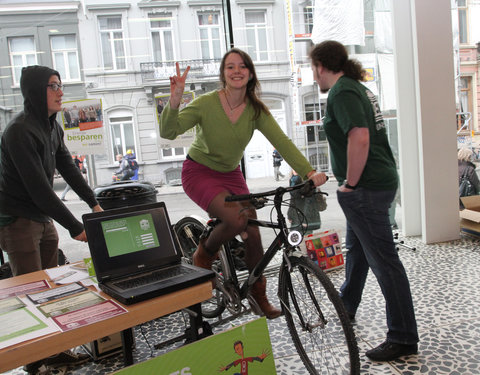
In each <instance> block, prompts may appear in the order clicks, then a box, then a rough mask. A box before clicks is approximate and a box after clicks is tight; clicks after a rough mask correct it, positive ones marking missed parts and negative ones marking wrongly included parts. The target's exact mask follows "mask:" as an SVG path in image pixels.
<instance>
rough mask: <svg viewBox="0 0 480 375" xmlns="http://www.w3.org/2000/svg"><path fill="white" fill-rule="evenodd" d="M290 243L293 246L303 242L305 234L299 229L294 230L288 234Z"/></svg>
mask: <svg viewBox="0 0 480 375" xmlns="http://www.w3.org/2000/svg"><path fill="white" fill-rule="evenodd" d="M287 239H288V243H289V244H290V245H292V246H297V245H299V244H300V242H302V239H303V236H302V234H301V233H300V232H299V231H298V230H292V231H291V232H290V233H288V236H287Z"/></svg>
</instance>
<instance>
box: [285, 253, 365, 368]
mask: <svg viewBox="0 0 480 375" xmlns="http://www.w3.org/2000/svg"><path fill="white" fill-rule="evenodd" d="M289 261H290V263H291V267H292V269H291V271H289V270H288V268H287V265H286V264H283V265H282V268H281V270H280V280H279V291H280V299H281V302H282V305H283V310H284V313H285V319H286V321H287V326H288V329H289V331H290V334H291V336H292V339H293V342H294V344H295V347H296V349H297V352H298V354H299V355H300V358H301V359H302V361H303V363H304V364H305V367H306V368H307V370H308V371H309V372H310V374H359V373H360V358H359V355H358V346H357V341H356V339H355V333H354V331H353V328H352V325H351V322H350V319H349V318H348V316H347V313H346V311H345V308H344V306H343V303H342V301H341V299H340V296H339V295H338V293H337V291H336V289H335V287H334V286H333V284H332V282H331V281H330V279H329V278H328V277H327V275H325V273H324V272H323V271H322V270H321V269H320V268H319V267H318V266H317V265H316V264H315V263H313V262H312V261H311V260H310V259H307V258H305V257H301V258H297V257H289Z"/></svg>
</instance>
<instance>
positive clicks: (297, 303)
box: [174, 181, 360, 374]
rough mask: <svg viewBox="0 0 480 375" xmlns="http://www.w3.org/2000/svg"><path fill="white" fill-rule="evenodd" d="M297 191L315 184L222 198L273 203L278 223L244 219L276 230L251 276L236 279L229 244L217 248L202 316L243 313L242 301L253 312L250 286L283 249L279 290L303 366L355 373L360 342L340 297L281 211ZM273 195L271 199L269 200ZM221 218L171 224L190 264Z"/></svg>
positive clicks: (315, 371)
mask: <svg viewBox="0 0 480 375" xmlns="http://www.w3.org/2000/svg"><path fill="white" fill-rule="evenodd" d="M296 189H303V192H302V193H304V194H308V192H309V191H310V192H311V191H313V190H314V187H313V184H312V183H311V181H307V182H305V183H303V184H299V185H295V186H292V187H287V188H284V187H278V188H277V189H275V190H272V191H267V192H263V193H254V194H247V195H236V196H235V195H232V196H229V197H227V198H226V201H246V200H247V201H249V202H250V203H251V204H252V206H253V207H254V208H255V209H260V208H263V207H265V206H266V205H267V204H269V203H270V202H273V208H272V211H273V209H274V210H275V211H276V214H277V222H276V223H275V222H267V221H262V220H258V219H249V221H248V223H249V225H256V226H258V227H266V228H272V229H276V230H278V233H277V235H276V237H275V239H274V240H273V242H272V243H271V245H270V246H269V247H268V249H267V251H266V252H265V254H264V255H263V257H262V259H261V260H260V261H259V262H258V264H257V265H256V266H255V268H254V269H253V271H252V272H251V273H250V274H249V275H248V274H245V271H242V272H243V273H244V274H243V275H242V272H240V273H239V274H240V277H239V275H238V274H237V271H236V269H235V262H234V258H233V255H232V252H231V251H230V249H229V243H227V244H225V245H224V246H222V247H221V248H220V251H219V253H218V258H219V259H218V260H217V261H215V262H214V264H213V266H212V269H213V271H214V272H215V274H216V278H215V282H216V288H215V289H214V292H213V294H214V295H213V297H212V298H211V299H210V300H209V301H206V302H204V303H203V304H202V315H203V316H204V317H205V318H214V317H217V316H219V315H220V314H221V313H222V312H223V311H224V310H225V309H227V310H228V311H230V312H231V313H232V314H238V313H242V312H246V311H248V310H247V309H246V307H245V306H244V305H243V303H242V301H243V300H244V299H247V300H248V301H249V302H250V304H251V306H252V307H253V309H254V310H256V308H255V306H256V303H255V300H254V299H253V298H251V297H250V295H249V289H250V287H251V286H252V285H253V284H254V283H255V281H256V280H257V279H258V278H259V277H260V275H262V273H264V271H265V270H266V269H267V266H268V265H269V264H270V262H271V261H272V259H273V258H274V256H275V255H276V254H277V253H278V252H279V251H280V250H282V251H283V253H282V261H281V264H280V272H279V282H278V293H277V294H278V297H279V300H280V304H281V307H282V312H283V315H284V316H285V319H286V322H287V326H288V329H289V332H290V335H291V337H292V339H293V342H294V344H295V347H296V349H297V352H298V354H299V355H300V358H301V359H302V361H303V363H304V364H305V367H306V368H307V369H308V371H309V372H310V374H321V373H340V374H348V373H350V374H359V373H360V359H359V353H358V346H357V342H356V339H355V334H354V331H353V328H352V325H351V322H350V319H349V317H348V314H347V312H346V310H345V308H344V306H343V303H342V301H341V299H340V296H339V295H338V293H337V291H336V289H335V287H334V285H333V284H332V282H331V281H330V279H329V278H328V276H327V275H326V274H325V273H324V272H323V271H322V269H321V268H320V267H319V266H318V265H316V264H315V263H314V262H313V261H312V260H311V259H309V258H308V257H307V256H306V255H305V254H304V253H302V251H301V249H300V248H299V246H298V245H299V244H300V243H301V241H302V239H303V236H302V234H301V233H300V232H298V231H289V230H288V228H287V224H286V220H285V217H284V215H283V213H282V210H281V208H282V206H283V205H284V204H285V201H284V200H283V196H284V194H285V193H287V192H290V191H293V190H296ZM323 194H325V193H323ZM272 196H273V199H272V198H269V197H272ZM219 222H220V221H219V219H211V220H210V221H208V222H207V223H205V221H204V220H202V219H200V218H196V217H185V218H183V219H181V220H180V221H179V222H177V223H176V224H175V226H174V230H175V233H176V234H177V237H178V239H179V243H180V246H181V247H182V251H184V256H185V258H186V260H187V261H190V262H191V259H192V255H193V252H194V251H195V249H196V247H197V245H198V241H199V240H200V238H203V237H208V235H209V234H210V233H211V231H212V230H213V228H214V227H215V225H217V224H218V223H219ZM240 278H243V280H240ZM257 307H258V306H257ZM257 312H258V311H257Z"/></svg>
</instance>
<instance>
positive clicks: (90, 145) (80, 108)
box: [61, 99, 106, 155]
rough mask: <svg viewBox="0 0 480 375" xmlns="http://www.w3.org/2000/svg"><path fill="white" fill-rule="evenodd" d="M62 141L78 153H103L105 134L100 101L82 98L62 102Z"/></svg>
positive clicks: (71, 150)
mask: <svg viewBox="0 0 480 375" xmlns="http://www.w3.org/2000/svg"><path fill="white" fill-rule="evenodd" d="M61 117H62V121H61V123H62V127H63V130H64V133H65V135H64V141H65V144H66V145H67V147H68V149H69V150H70V152H72V153H73V154H78V155H91V154H104V153H105V141H106V140H105V134H104V127H103V113H102V101H101V100H100V99H83V100H74V101H69V102H63V103H62V113H61Z"/></svg>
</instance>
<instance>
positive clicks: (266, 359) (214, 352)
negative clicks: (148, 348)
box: [115, 317, 276, 375]
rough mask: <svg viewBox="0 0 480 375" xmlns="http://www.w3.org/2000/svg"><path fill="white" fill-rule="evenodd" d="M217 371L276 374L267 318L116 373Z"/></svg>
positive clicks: (152, 374)
mask: <svg viewBox="0 0 480 375" xmlns="http://www.w3.org/2000/svg"><path fill="white" fill-rule="evenodd" d="M218 373H223V374H225V375H228V374H249V375H265V374H268V375H275V374H276V370H275V361H274V359H273V353H272V344H271V342H270V335H269V333H268V326H267V320H266V318H265V317H263V318H259V319H256V320H253V321H250V322H248V323H245V324H242V325H240V326H237V327H234V328H232V329H230V330H228V331H225V332H222V333H218V334H215V335H213V336H209V337H206V338H204V339H202V340H199V341H196V342H194V343H192V344H189V345H186V346H183V347H181V348H179V349H176V350H173V351H171V352H168V353H165V354H163V355H161V356H159V357H156V358H153V359H151V360H149V361H145V362H142V363H139V364H136V365H133V366H130V367H127V368H125V369H122V370H120V371H117V372H115V374H118V375H158V374H168V375H170V374H178V375H180V374H181V375H196V374H218Z"/></svg>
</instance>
